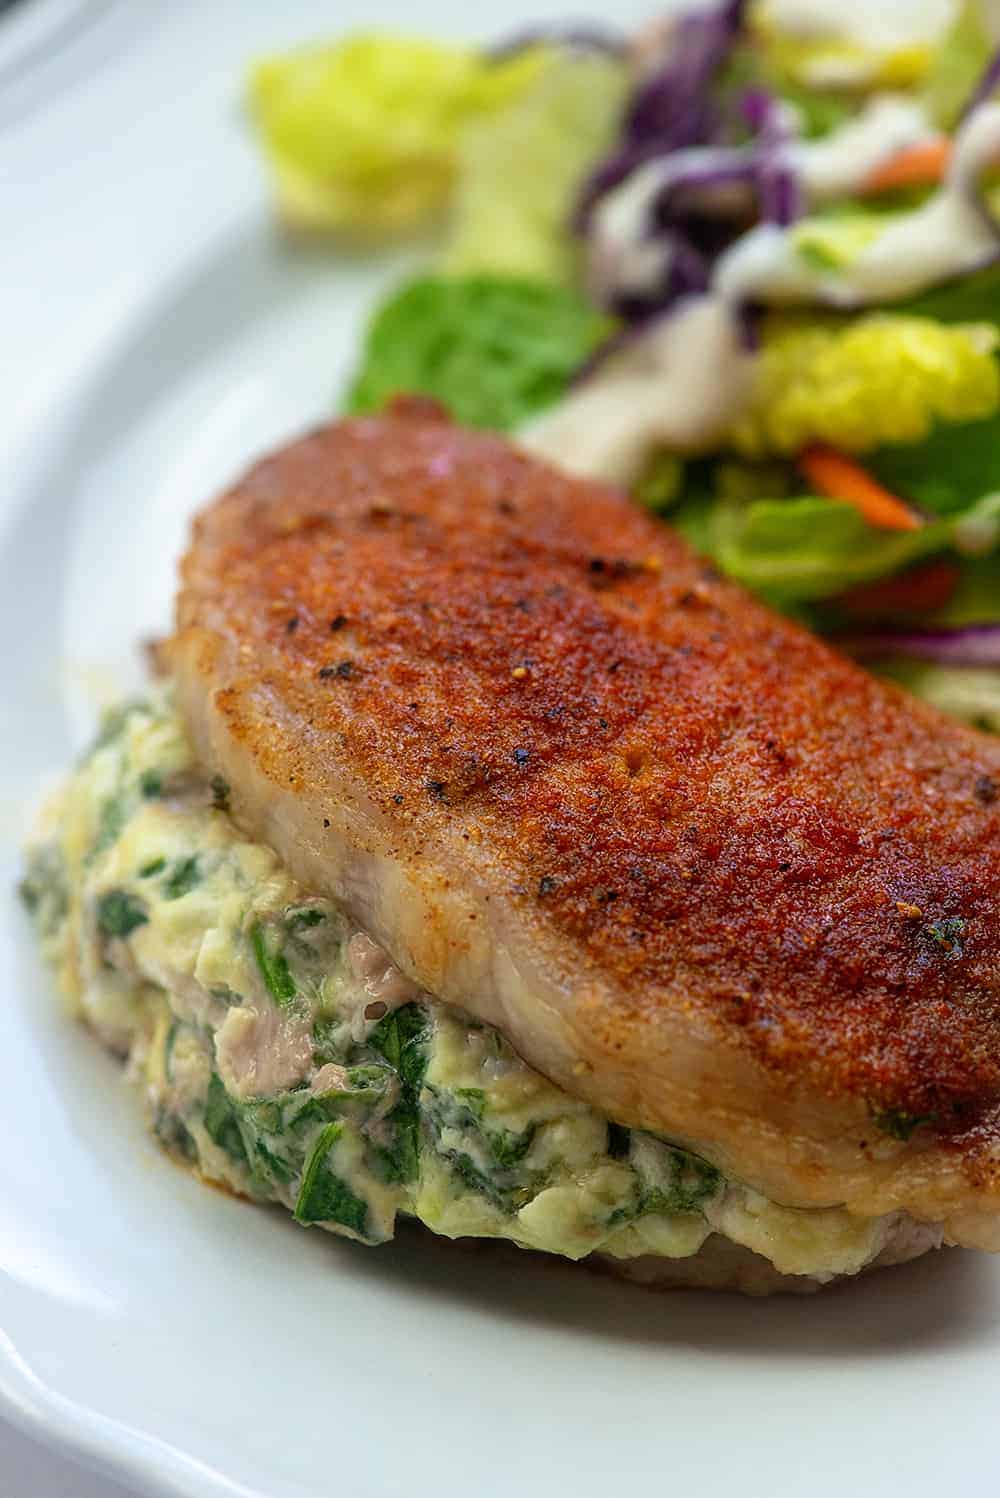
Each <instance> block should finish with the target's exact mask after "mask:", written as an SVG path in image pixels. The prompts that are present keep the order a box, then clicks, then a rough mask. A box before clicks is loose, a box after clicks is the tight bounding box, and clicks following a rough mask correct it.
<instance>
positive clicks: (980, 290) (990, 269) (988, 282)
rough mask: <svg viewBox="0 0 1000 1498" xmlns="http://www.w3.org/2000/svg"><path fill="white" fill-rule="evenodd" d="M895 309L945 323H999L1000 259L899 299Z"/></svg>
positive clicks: (913, 315)
mask: <svg viewBox="0 0 1000 1498" xmlns="http://www.w3.org/2000/svg"><path fill="white" fill-rule="evenodd" d="M892 310H893V311H894V312H898V313H900V314H904V313H905V314H908V315H909V316H912V317H933V318H934V319H935V321H937V322H943V323H975V322H993V323H995V322H997V321H998V320H1000V259H998V260H997V261H996V263H995V264H993V265H988V266H986V268H985V269H984V270H977V271H973V272H972V274H971V275H968V276H956V277H955V278H954V279H953V280H951V281H945V282H944V283H943V284H942V285H940V286H933V287H931V289H930V290H929V291H924V292H921V293H920V295H919V296H914V297H908V298H907V300H906V301H904V302H896V303H895V304H894V306H893V309H892Z"/></svg>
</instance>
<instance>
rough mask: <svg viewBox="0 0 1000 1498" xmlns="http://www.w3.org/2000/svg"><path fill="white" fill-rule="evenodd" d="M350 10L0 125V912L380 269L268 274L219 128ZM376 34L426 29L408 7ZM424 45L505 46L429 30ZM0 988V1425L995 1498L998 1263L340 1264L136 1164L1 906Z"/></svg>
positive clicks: (165, 1489) (23, 934)
mask: <svg viewBox="0 0 1000 1498" xmlns="http://www.w3.org/2000/svg"><path fill="white" fill-rule="evenodd" d="M562 9H563V7H562V6H561V5H560V4H558V3H555V4H553V3H550V4H548V5H544V4H540V5H538V6H536V7H534V14H535V15H538V14H539V13H540V12H541V13H545V12H548V13H549V14H552V15H556V14H559V13H560V11H561V10H562ZM573 9H574V10H575V11H576V12H577V13H579V12H581V11H588V10H589V11H591V12H592V13H595V14H596V13H598V11H599V9H600V8H599V6H597V5H594V4H591V5H579V4H577V5H574V6H573ZM626 9H627V8H626V7H618V10H619V11H622V12H623V11H625V10H626ZM279 12H280V14H279ZM364 19H370V16H369V15H368V13H367V11H366V8H365V6H363V5H362V4H360V3H351V4H346V3H344V4H340V5H339V6H337V7H334V6H330V7H329V8H328V9H327V12H326V14H325V15H321V14H319V13H318V8H317V7H316V5H315V4H312V3H307V0H301V3H297V4H287V3H286V4H283V5H282V6H280V7H279V6H273V5H268V4H266V3H264V0H262V3H260V4H256V5H251V4H249V3H247V0H243V3H240V4H237V3H236V0H233V3H231V4H227V3H224V0H218V3H216V4H213V5H212V6H206V5H204V4H197V5H196V4H194V3H189V4H186V3H174V4H173V5H172V6H171V7H170V10H169V15H167V14H166V13H165V11H164V9H163V8H162V7H160V6H159V5H156V4H153V3H151V0H150V3H145V0H134V9H133V21H134V22H135V33H134V34H135V36H136V37H140V36H141V37H143V38H144V40H143V41H141V42H139V41H136V42H134V44H133V46H132V50H131V51H130V53H129V55H128V57H125V58H120V59H116V60H115V61H113V62H109V63H108V64H107V65H106V66H105V67H104V69H103V70H102V72H101V74H100V76H99V77H98V76H95V77H94V78H93V79H92V80H91V81H90V82H87V81H86V80H84V81H82V82H79V83H78V84H77V85H76V86H75V87H74V89H73V90H72V92H69V93H66V94H65V95H64V96H63V97H62V98H61V99H60V100H59V102H58V103H56V104H55V105H48V106H47V107H46V108H45V109H44V110H39V111H37V112H36V114H35V115H34V117H33V118H32V120H31V121H30V124H28V125H26V126H25V127H24V128H22V129H20V130H19V131H18V132H17V135H16V137H15V136H14V134H13V133H11V132H8V133H7V134H6V135H4V134H0V170H2V175H3V178H4V184H5V185H4V188H3V194H4V196H3V205H2V206H3V223H4V232H3V242H2V244H0V272H2V275H0V328H2V329H3V350H4V353H3V363H2V365H0V402H2V409H3V412H4V416H3V422H2V428H3V434H4V442H5V453H4V455H3V462H2V463H0V484H2V485H3V486H4V487H3V492H2V495H0V580H2V586H0V640H2V642H3V644H2V650H0V701H2V702H3V704H4V708H3V718H2V722H3V732H2V733H0V755H2V761H3V764H2V779H0V844H2V868H0V884H2V887H3V889H4V890H9V889H10V887H11V885H12V883H13V881H14V879H15V878H16V869H17V854H16V846H17V841H18V838H19V835H20V830H21V827H22V826H23V822H24V817H25V814H26V806H27V803H28V800H29V798H30V797H31V796H32V795H33V794H34V792H35V790H36V788H37V785H38V783H39V781H40V779H41V778H43V777H44V776H45V775H46V774H48V773H50V772H53V771H55V770H57V769H58V768H59V767H60V766H62V765H63V764H65V762H66V761H67V759H68V758H69V757H70V755H71V754H72V753H73V752H74V751H75V749H76V748H77V747H78V746H79V744H80V742H81V740H82V738H83V736H84V735H85V734H86V732H87V730H88V728H89V726H90V724H91V723H92V721H93V717H94V713H95V710H96V706H97V703H98V702H99V700H100V699H101V698H103V697H106V696H107V695H109V694H111V693H112V692H114V691H116V690H117V689H119V688H120V686H121V685H122V684H123V683H127V682H128V681H129V680H130V679H134V676H135V673H136V670H137V659H138V657H137V653H136V650H135V642H136V640H137V639H142V638H143V637H147V636H149V635H152V634H155V633H156V632H157V631H158V630H160V629H162V628H163V627H164V625H165V623H166V621H167V619H168V614H169V604H170V595H171V589H172V574H173V566H174V561H175V558H176V555H177V552H178V549H179V547H180V545H181V543H182V539H183V536H184V531H185V526H186V522H187V519H188V516H189V515H190V513H191V510H192V509H193V508H194V507H195V506H196V505H197V504H199V503H201V502H202V501H204V500H205V499H207V498H208V497H210V496H211V494H212V492H213V491H214V490H216V489H217V488H218V486H219V485H220V484H222V483H223V482H224V481H225V480H227V479H228V478H229V477H230V476H231V475H232V474H233V473H234V472H235V471H236V470H238V469H239V467H240V466H241V465H242V464H243V463H244V462H245V461H246V460H248V459H249V458H250V457H251V456H252V455H254V454H255V453H257V452H258V451H260V450H261V449H262V448H264V447H267V446H268V445H269V444H271V443H274V442H276V441H278V440H280V439H282V438H284V437H285V436H286V435H288V434H290V433H292V432H294V431H296V430H297V429H299V428H301V427H303V426H306V425H308V424H309V423H310V422H311V421H313V420H315V419H317V418H318V417H320V416H322V415H324V414H326V413H327V412H328V411H329V410H330V409H331V406H332V403H333V400H334V395H335V390H336V387H337V385H338V382H339V381H340V380H341V379H342V377H343V375H344V373H345V372H346V369H347V367H348V365H349V362H350V359H351V357H352V352H353V348H354V344H355V340H356V334H357V330H358V327H359V324H360V322H361V320H362V318H363V316H364V310H365V304H366V303H367V302H368V301H369V300H370V298H371V296H372V295H373V294H374V292H375V290H376V289H377V287H378V285H379V284H380V283H381V282H382V280H383V279H384V278H386V277H387V276H389V275H392V274H397V273H398V272H399V270H400V268H401V266H400V262H398V261H397V262H395V263H393V264H390V263H386V262H380V263H378V264H366V263H363V262H361V261H358V262H355V263H347V262H343V261H337V260H333V259H331V258H329V257H328V256H326V255H323V254H318V253H316V252H312V253H307V254H304V253H292V252H291V251H290V250H289V249H288V248H287V247H286V246H282V245H281V244H280V243H279V242H278V241H277V240H276V238H275V237H274V236H273V234H272V233H271V231H270V228H269V225H268V220H267V215H266V208H265V200H264V194H263V191H262V188H261V184H260V181H259V176H258V171H257V167H256V163H255V161H254V159H253V155H252V151H251V150H250V148H249V146H248V144H247V142H246V141H245V139H244V134H243V130H242V127H241V124H240V120H239V114H238V108H237V88H236V80H237V79H238V77H239V75H240V71H241V69H242V67H243V65H244V63H245V60H246V58H247V57H248V56H250V55H253V54H254V53H256V52H258V51H260V50H261V49H266V48H267V47H269V46H273V45H275V44H276V43H281V44H285V43H287V42H288V41H289V40H291V39H294V38H296V37H303V36H308V35H309V34H310V33H315V32H316V31H317V30H322V29H323V28H324V27H326V28H327V29H335V28H336V27H338V26H344V25H347V24H351V23H355V22H357V21H358V20H364ZM378 19H379V20H382V21H386V22H393V21H395V22H397V23H399V22H401V21H406V20H409V21H410V24H411V25H412V24H415V20H416V18H415V17H412V16H410V15H409V7H408V6H407V5H406V3H405V0H398V3H397V4H396V5H395V6H393V5H391V4H383V5H381V6H380V7H379V10H378ZM140 20H141V21H142V22H143V24H142V25H140V24H139V21H140ZM419 24H420V25H421V27H426V28H431V29H437V30H439V31H440V32H442V33H444V34H448V33H449V32H461V31H466V32H468V31H470V30H471V29H472V27H473V26H474V27H475V29H476V31H478V32H479V33H480V34H489V33H491V32H493V33H495V32H497V31H499V30H502V29H503V28H504V26H506V25H510V24H511V17H510V16H508V15H507V14H506V11H505V7H503V6H502V5H486V6H482V7H480V11H479V12H478V13H477V14H476V15H475V16H471V15H470V14H469V8H468V7H466V6H463V5H462V4H458V3H438V4H429V3H425V5H424V6H423V7H422V8H421V15H420V18H419ZM0 987H2V995H3V1002H2V1004H0V1076H2V1086H0V1138H2V1141H3V1143H2V1146H0V1398H2V1406H3V1410H4V1412H5V1413H6V1414H8V1415H10V1416H11V1417H12V1418H15V1419H18V1420H19V1421H21V1422H22V1423H23V1424H24V1425H25V1426H27V1427H28V1428H30V1429H32V1430H33V1431H34V1432H35V1433H36V1434H39V1435H41V1436H42V1437H43V1438H44V1439H46V1440H49V1441H51V1442H54V1443H60V1444H62V1445H64V1446H65V1447H67V1448H69V1449H72V1450H75V1451H76V1452H77V1453H79V1454H82V1455H84V1456H86V1457H87V1458H89V1459H90V1460H91V1461H92V1462H94V1463H96V1464H99V1465H103V1467H104V1468H106V1469H107V1470H108V1471H114V1472H116V1473H118V1474H119V1475H123V1476H126V1477H129V1478H131V1480H132V1481H133V1482H135V1483H137V1484H138V1485H139V1486H140V1487H141V1488H142V1490H143V1491H146V1492H149V1493H151V1494H174V1495H180V1494H183V1495H187V1498H222V1495H224V1494H225V1495H235V1494H243V1495H257V1498H327V1495H329V1494H332V1493H337V1494H343V1495H345V1498H392V1495H396V1494H403V1493H405V1494H407V1495H408V1498H431V1495H433V1498H468V1495H469V1494H470V1493H471V1494H476V1495H481V1498H500V1495H501V1494H502V1495H505V1498H506V1495H510V1494H512V1493H515V1492H516V1493H517V1494H518V1495H519V1498H553V1495H561V1494H564V1493H569V1492H572V1493H573V1494H574V1495H575V1498H598V1495H600V1498H605V1495H606V1494H607V1493H608V1491H609V1490H611V1491H615V1490H621V1489H622V1488H623V1487H624V1485H625V1484H629V1485H630V1486H632V1485H634V1486H635V1487H636V1488H637V1489H638V1490H639V1491H642V1492H650V1491H652V1492H655V1493H659V1492H663V1493H668V1492H669V1493H681V1494H699V1495H705V1498H720V1495H722V1494H726V1495H727V1498H728V1495H731V1494H732V1493H734V1492H736V1491H739V1492H740V1493H742V1494H746V1495H748V1498H764V1495H768V1498H799V1495H804V1494H809V1498H833V1495H835V1494H836V1495H837V1498H840V1495H842V1494H843V1493H844V1492H845V1491H853V1492H855V1493H861V1494H865V1495H869V1494H883V1493H896V1492H899V1493H902V1492H905V1493H907V1495H908V1498H924V1495H927V1498H930V1495H931V1494H934V1498H939V1495H940V1493H941V1490H942V1488H943V1487H945V1486H947V1487H949V1488H951V1489H952V1490H954V1491H957V1492H964V1491H970V1490H971V1488H972V1485H973V1483H975V1484H976V1485H977V1490H978V1491H984V1492H991V1491H995V1488H994V1487H992V1486H991V1479H992V1480H993V1481H994V1482H995V1481H996V1479H997V1478H998V1477H1000V1458H998V1457H997V1454H996V1443H995V1439H994V1428H995V1405H996V1392H995V1377H994V1374H995V1369H996V1366H997V1355H998V1353H1000V1328H998V1324H997V1322H998V1311H1000V1268H998V1266H997V1264H996V1263H994V1262H992V1261H989V1260H986V1259H984V1258H979V1257H976V1256H974V1255H966V1254H959V1253H953V1254H950V1255H942V1256H940V1257H938V1258H936V1259H934V1260H931V1261H927V1262H922V1263H919V1264H916V1265H913V1266H911V1267H909V1268H907V1269H902V1270H896V1271H891V1272H889V1273H888V1274H885V1275H883V1276H881V1277H875V1278H872V1279H871V1280H869V1281H867V1282H864V1283H862V1284H859V1285H857V1286H856V1287H854V1288H852V1289H848V1290H844V1291H838V1292H834V1293H831V1294H829V1295H828V1296H826V1297H820V1298H818V1299H814V1300H806V1301H783V1300H777V1301H772V1302H767V1303H754V1302H746V1301H742V1300H740V1299H737V1298H731V1297H728V1296H721V1297H712V1296H698V1295H690V1294H675V1295H670V1296H665V1297H654V1296H648V1295H646V1294H644V1293H642V1292H640V1291H630V1290H628V1289H626V1288H624V1287H621V1286H618V1285H617V1284H615V1283H614V1282H611V1281H606V1280H603V1279H599V1278H597V1277H592V1276H591V1275H590V1274H588V1273H587V1272H586V1271H583V1270H579V1269H573V1268H571V1267H568V1266H563V1265H561V1264H557V1263H546V1262H543V1261H541V1260H540V1259H537V1258H531V1257H529V1256H527V1255H524V1254H519V1253H518V1252H517V1251H515V1250H507V1251H504V1250H494V1249H491V1248H480V1249H467V1248H462V1247H457V1246H452V1245H448V1244H444V1243H439V1242H435V1241H432V1240H430V1239H429V1238H422V1237H419V1236H417V1235H415V1234H414V1235H413V1236H409V1237H406V1238H404V1239H403V1240H401V1241H399V1242H397V1243H396V1244H394V1245H392V1246H389V1247H386V1248H382V1249H379V1250H377V1251H376V1250H368V1249H363V1248H358V1247H356V1246H353V1245H350V1244H347V1243H340V1242H338V1241H336V1240H335V1239H331V1238H330V1237H329V1236H327V1235H324V1234H320V1233H317V1232H313V1233H309V1232H303V1231H301V1230H300V1229H297V1228H295V1227H294V1226H293V1225H292V1224H291V1223H290V1222H288V1221H286V1220H285V1218H284V1217H283V1216H281V1215H278V1214H274V1213H270V1212H268V1211H264V1210H257V1209H253V1208H250V1207H247V1206H244V1205H241V1204H239V1203H237V1202H235V1201H231V1200H229V1199H227V1198H225V1197H223V1196H220V1195H216V1194H214V1193H212V1192H210V1191H207V1190H205V1189H204V1188H203V1187H201V1186H199V1185H198V1184H197V1183H196V1182H195V1181H193V1180H191V1179H189V1178H188V1177H187V1176H186V1175H184V1174H183V1173H181V1172H180V1171H178V1170H176V1169H174V1167H173V1166H171V1165H170V1164H169V1163H168V1162H167V1161H166V1160H165V1159H164V1158H163V1156H162V1155H160V1154H159V1153H158V1151H157V1150H156V1148H155V1147H154V1146H153V1144H152V1143H151V1142H149V1141H148V1140H147V1139H146V1137H145V1135H144V1132H143V1129H142V1126H141V1123H140V1118H139V1110H138V1107H137V1105H136V1103H135V1100H134V1099H133V1097H132V1095H131V1094H130V1093H129V1092H128V1091H127V1089H126V1087H125V1085H124V1083H123V1082H122V1080H121V1078H120V1076H119V1073H118V1070H117V1068H116V1067H115V1065H114V1064H113V1063H112V1062H111V1061H110V1060H108V1059H107V1058H106V1057H105V1056H104V1055H102V1054H101V1053H100V1052H99V1051H98V1049H97V1047H96V1046H95V1045H94V1044H93V1043H92V1042H91V1040H90V1039H89V1038H88V1037H87V1036H86V1035H85V1034H83V1033H81V1032H78V1031H76V1030H75V1029H73V1028H72V1027H69V1026H67V1025H66V1024H65V1023H64V1022H63V1021H62V1019H61V1018H60V1016H59V1014H58V1012H57V1010H56V1006H55V1003H54V1000H53V996H52V993H51V989H50V985H49V983H48V980H47V978H46V975H45V973H44V972H43V971H42V970H41V969H40V967H39V964H38V962H37V961H36V958H35V955H34V951H33V947H32V943H31V940H30V936H29V932H28V929H27V923H26V921H25V920H24V919H23V917H22V915H21V913H20V912H19V911H18V910H17V908H16V906H15V903H14V901H13V900H12V899H10V898H8V897H7V895H4V896H3V897H2V899H0ZM0 1490H2V1491H4V1492H5V1493H6V1490H5V1489H4V1487H3V1478H2V1474H0ZM13 1498H27V1495H22V1494H17V1495H13Z"/></svg>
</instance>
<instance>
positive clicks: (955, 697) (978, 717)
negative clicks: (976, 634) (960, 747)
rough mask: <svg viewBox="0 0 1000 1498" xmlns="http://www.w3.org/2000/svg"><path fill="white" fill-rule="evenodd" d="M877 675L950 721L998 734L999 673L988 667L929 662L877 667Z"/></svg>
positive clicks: (895, 663)
mask: <svg viewBox="0 0 1000 1498" xmlns="http://www.w3.org/2000/svg"><path fill="white" fill-rule="evenodd" d="M877 674H878V675H879V676H885V677H888V679H889V680H890V681H895V682H898V683H899V685H900V686H903V687H906V689H907V691H910V692H912V693H913V694H914V696H916V697H922V698H923V699H924V701H925V702H930V703H932V704H933V705H934V706H935V707H937V708H940V709H941V711H942V712H943V713H948V714H949V715H950V716H951V717H953V718H962V719H963V720H964V721H965V722H966V723H971V724H972V726H973V727H974V728H981V729H983V731H984V732H986V733H1000V671H995V670H992V669H991V668H990V667H988V666H938V665H936V664H934V663H932V662H930V661H894V662H892V663H891V664H888V663H885V664H880V665H879V668H878V672H877Z"/></svg>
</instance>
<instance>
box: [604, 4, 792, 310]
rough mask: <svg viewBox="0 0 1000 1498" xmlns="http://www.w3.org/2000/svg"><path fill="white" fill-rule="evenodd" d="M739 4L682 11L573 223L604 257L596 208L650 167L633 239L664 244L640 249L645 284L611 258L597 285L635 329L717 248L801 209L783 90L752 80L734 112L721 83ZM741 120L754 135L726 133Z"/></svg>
mask: <svg viewBox="0 0 1000 1498" xmlns="http://www.w3.org/2000/svg"><path fill="white" fill-rule="evenodd" d="M745 13H746V0H726V3H724V4H721V5H719V6H717V7H716V8H715V9H713V10H708V11H697V12H692V13H687V14H683V15H681V16H680V17H679V18H678V19H677V21H676V22H675V23H674V26H673V28H672V30H671V32H670V37H669V52H668V55H667V56H666V58H665V59H664V61H663V62H662V63H661V64H660V65H659V66H658V67H656V68H655V69H654V71H653V72H652V73H651V74H650V75H649V76H647V77H646V78H645V79H643V81H642V82H640V83H639V85H638V86H637V88H636V90H635V92H634V94H633V96H632V99H631V102H630V104H629V106H628V108H627V109H626V112H625V117H624V120H623V123H622V127H621V132H620V136H619V139H618V141H617V142H616V144H615V147H614V149H613V150H612V152H611V153H610V155H609V156H608V157H607V158H606V159H605V160H604V161H602V162H600V163H599V164H598V166H597V167H596V169H595V170H594V171H593V172H592V173H591V175H590V176H589V177H588V179H587V181H586V182H585V183H584V186H583V189H582V192H581V194H580V198H579V201H578V205H577V211H576V217H575V227H576V229H577V232H578V233H580V234H581V235H583V236H584V237H587V238H589V239H590V241H591V249H592V250H594V251H595V255H596V259H595V263H596V264H597V265H598V266H599V267H600V266H602V265H603V264H605V263H606V257H602V254H601V248H600V245H599V243H598V241H599V239H600V228H599V225H598V221H597V219H596V212H597V209H598V207H599V205H600V203H601V201H602V199H603V198H604V197H605V195H606V194H607V193H608V192H610V191H611V190H612V189H614V188H616V187H619V186H621V185H622V184H624V183H625V182H626V181H628V180H629V179H631V178H632V176H633V174H634V173H635V172H637V170H638V169H639V168H647V167H648V168H649V172H650V175H649V176H648V177H644V179H643V183H644V187H643V189H642V190H644V191H647V190H648V198H647V200H646V201H645V202H644V203H643V204H642V210H641V213H640V215H639V218H638V220H637V224H636V230H635V239H636V246H637V247H645V250H647V251H649V250H651V249H653V247H655V248H659V249H662V254H661V255H659V256H657V255H656V254H655V253H646V254H644V256H643V263H644V265H645V266H646V268H647V272H648V274H647V277H646V280H645V282H644V284H642V285H641V286H637V285H636V284H634V280H631V279H630V278H629V277H625V280H624V283H616V280H615V275H614V272H613V269H612V272H611V274H610V275H607V276H605V275H603V274H602V272H601V270H600V269H599V270H598V272H597V274H596V276H595V277H594V278H593V279H594V281H595V284H594V285H593V287H592V289H593V291H594V294H595V295H596V296H597V297H598V299H599V300H601V301H602V302H603V303H604V304H605V305H606V306H607V307H608V309H609V310H610V311H613V312H614V313H615V314H616V315H617V316H619V317H621V318H623V319H624V320H625V321H626V322H627V323H629V324H631V325H632V326H633V327H634V328H635V329H636V330H637V331H638V330H645V327H646V326H647V324H648V321H649V320H650V318H651V317H653V316H656V315H658V314H661V313H663V312H665V311H668V310H669V309H670V308H672V307H673V306H674V305H676V304H677V302H679V301H680V300H682V299H683V298H684V297H686V296H689V295H692V294H694V293H697V292H700V291H704V290H705V289H706V288H707V287H708V285H709V284H710V281H711V272H712V266H713V263H714V261H715V260H716V258H717V257H718V256H719V255H720V254H721V253H722V252H723V251H724V250H725V249H726V248H727V247H728V246H729V245H730V244H731V243H732V241H733V239H734V238H735V237H737V236H738V235H739V234H740V233H742V232H743V231H744V230H745V229H747V228H748V227H749V226H750V225H751V224H752V223H753V222H754V220H755V219H760V218H762V219H764V220H765V221H767V222H773V223H776V224H778V225H780V226H782V227H787V226H788V225H789V224H792V223H794V222H795V220H796V219H797V218H799V217H800V216H801V214H802V212H803V208H804V205H803V201H802V193H801V189H800V185H799V183H798V180H797V178H796V174H795V172H794V171H793V170H792V168H791V167H790V165H789V163H788V159H787V153H786V152H784V151H783V149H782V148H783V147H784V146H785V144H786V143H787V141H788V140H789V139H790V137H791V135H792V133H793V130H792V124H791V122H790V118H789V112H788V111H787V110H786V109H785V107H784V105H783V104H782V102H781V100H780V99H778V98H777V97H776V96H775V95H774V94H772V93H770V92H769V91H768V90H766V89H763V88H753V89H747V90H746V91H745V92H744V93H743V94H742V95H741V96H740V98H739V100H738V118H736V117H735V116H734V101H733V99H732V96H731V94H730V96H729V97H728V98H724V97H722V95H723V94H724V93H725V90H720V89H719V87H718V84H719V82H720V75H721V73H722V70H723V68H724V67H725V65H726V63H727V62H728V61H729V60H730V58H731V56H732V52H733V49H734V47H735V46H736V45H737V44H738V43H739V42H740V40H741V39H742V36H743V27H744V20H745ZM734 126H735V127H737V128H736V129H735V130H734ZM747 126H749V128H750V130H751V132H752V135H751V138H750V140H749V141H743V142H742V143H740V144H731V142H732V141H733V140H734V139H737V140H738V139H739V137H740V135H743V134H745V130H746V127H747ZM654 164H655V165H654ZM611 263H612V265H613V263H614V261H613V257H612V262H611Z"/></svg>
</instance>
